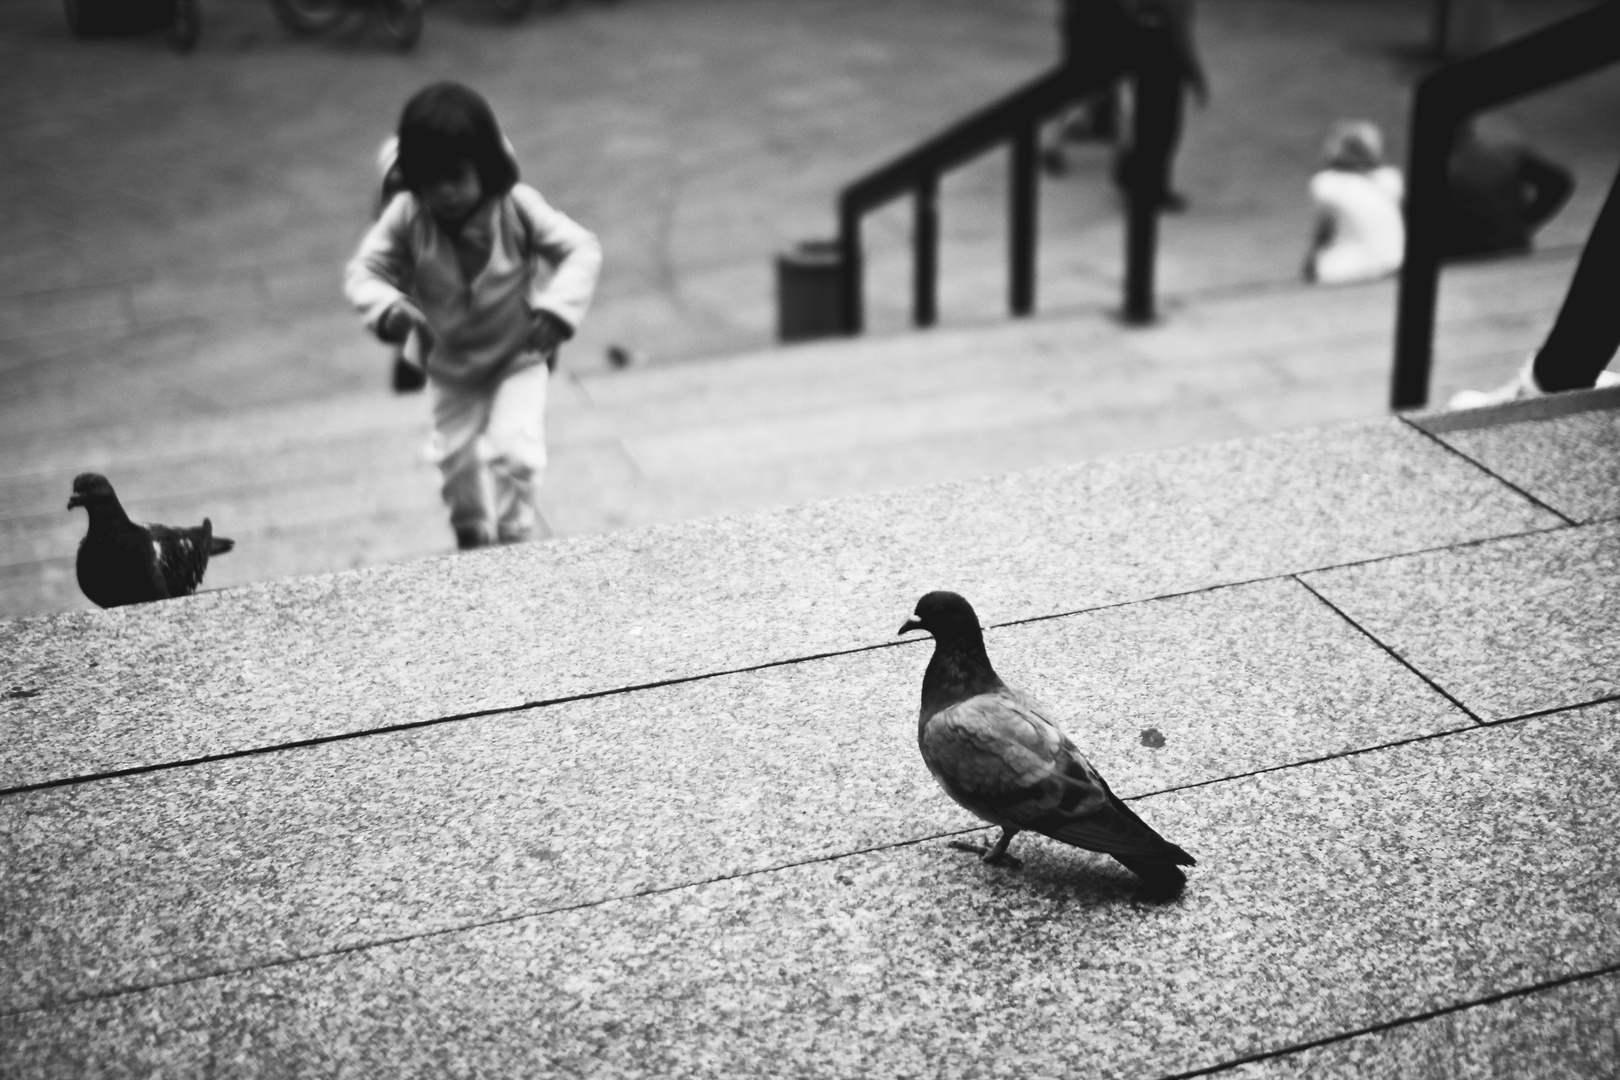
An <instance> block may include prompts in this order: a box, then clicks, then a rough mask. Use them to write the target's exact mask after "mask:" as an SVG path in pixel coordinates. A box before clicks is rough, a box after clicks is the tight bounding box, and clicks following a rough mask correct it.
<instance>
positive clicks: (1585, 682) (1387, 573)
mask: <svg viewBox="0 0 1620 1080" xmlns="http://www.w3.org/2000/svg"><path fill="white" fill-rule="evenodd" d="M1302 580H1304V581H1305V582H1306V583H1307V584H1309V585H1310V586H1311V587H1312V588H1313V589H1316V590H1318V591H1319V592H1321V594H1322V595H1323V596H1325V597H1326V598H1327V599H1328V600H1329V601H1330V602H1331V603H1333V604H1334V605H1336V606H1337V607H1339V608H1340V609H1341V610H1343V611H1344V612H1345V614H1347V615H1348V616H1349V617H1350V618H1352V619H1354V620H1355V621H1356V622H1357V624H1359V625H1360V626H1362V627H1364V628H1365V629H1366V630H1367V632H1368V633H1370V634H1372V635H1373V636H1374V637H1375V638H1377V639H1378V640H1379V641H1382V642H1383V643H1384V644H1385V645H1387V646H1389V648H1390V649H1392V650H1394V652H1395V653H1396V655H1398V656H1400V657H1402V658H1403V659H1404V660H1406V661H1407V662H1408V663H1410V664H1412V665H1413V666H1414V667H1415V668H1417V670H1419V671H1421V672H1422V673H1423V674H1424V675H1426V676H1427V677H1429V678H1431V679H1433V680H1434V681H1435V682H1436V683H1437V684H1438V685H1439V686H1440V687H1441V688H1442V689H1443V690H1445V691H1446V692H1447V693H1449V694H1452V695H1454V696H1455V697H1456V698H1457V700H1458V701H1460V702H1462V704H1463V705H1464V706H1465V707H1467V708H1468V709H1470V710H1472V711H1473V712H1474V713H1475V714H1476V715H1478V716H1479V717H1480V718H1482V719H1484V720H1487V721H1490V720H1500V719H1504V718H1506V717H1511V716H1521V715H1524V714H1525V713H1531V712H1536V711H1539V710H1542V709H1555V708H1567V707H1569V706H1571V705H1578V704H1581V703H1584V702H1589V701H1595V700H1598V699H1599V698H1604V697H1609V696H1612V695H1615V694H1617V693H1620V677H1617V675H1616V673H1617V672H1620V635H1616V633H1615V629H1616V616H1615V612H1616V611H1617V610H1620V523H1612V522H1611V523H1603V524H1599V525H1592V526H1584V527H1580V528H1567V529H1559V530H1555V531H1552V532H1545V533H1538V534H1536V535H1532V536H1523V537H1516V538H1510V539H1505V540H1498V541H1494V542H1490V543H1482V544H1475V545H1468V546H1463V547H1458V548H1455V549H1450V550H1445V551H1434V552H1428V553H1425V554H1421V555H1413V556H1409V557H1406V558H1396V559H1389V560H1386V561H1381V562H1375V563H1369V564H1367V565H1365V566H1347V567H1342V568H1339V569H1336V570H1324V571H1321V572H1319V573H1311V574H1305V575H1302Z"/></svg>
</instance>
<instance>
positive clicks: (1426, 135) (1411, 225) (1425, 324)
mask: <svg viewBox="0 0 1620 1080" xmlns="http://www.w3.org/2000/svg"><path fill="white" fill-rule="evenodd" d="M1617 60H1620V0H1607V2H1606V3H1604V4H1602V5H1601V6H1599V7H1595V8H1592V9H1590V10H1588V11H1584V12H1582V13H1580V14H1579V15H1575V16H1572V17H1570V18H1568V19H1565V20H1564V21H1563V22H1560V23H1555V24H1554V25H1552V26H1549V27H1547V28H1545V29H1543V30H1539V31H1536V32H1535V33H1532V34H1529V35H1527V36H1525V37H1523V38H1520V39H1519V40H1517V41H1513V42H1510V43H1508V44H1506V45H1503V46H1500V47H1499V48H1495V49H1492V50H1490V51H1489V52H1484V53H1481V54H1479V55H1478V56H1474V57H1470V58H1469V59H1467V60H1460V61H1458V62H1456V63H1454V64H1449V65H1447V66H1446V67H1443V68H1441V69H1440V70H1439V71H1436V72H1435V73H1434V74H1432V75H1430V76H1429V77H1428V78H1426V79H1424V80H1423V81H1422V82H1420V83H1419V84H1418V87H1417V91H1416V93H1415V94H1414V95H1413V99H1412V133H1411V148H1410V152H1409V153H1408V155H1407V169H1408V172H1409V174H1410V177H1411V183H1410V187H1409V190H1408V194H1407V200H1406V258H1405V260H1404V261H1403V263H1402V265H1401V274H1400V293H1399V297H1398V299H1397V301H1396V309H1395V365H1394V371H1393V373H1392V375H1391V379H1390V406H1391V408H1393V409H1396V410H1400V409H1419V408H1422V407H1423V406H1424V405H1425V404H1427V402H1428V399H1429V374H1430V369H1431V368H1432V366H1433V360H1434V316H1435V305H1436V300H1437V299H1438V295H1439V285H1440V263H1441V234H1442V213H1443V210H1444V207H1445V201H1446V163H1447V161H1448V160H1449V159H1450V157H1451V146H1452V141H1453V140H1454V139H1455V137H1456V134H1457V129H1458V128H1459V127H1460V126H1461V125H1462V123H1463V121H1465V120H1467V119H1468V118H1469V117H1470V116H1472V115H1473V114H1475V113H1477V112H1482V111H1484V110H1485V109H1489V108H1492V107H1493V106H1496V105H1501V104H1502V103H1504V102H1507V101H1512V100H1513V99H1514V98H1519V97H1523V96H1525V95H1526V94H1530V93H1534V92H1536V91H1538V90H1544V89H1546V88H1547V87H1549V86H1553V85H1556V84H1557V83H1561V82H1564V81H1566V80H1568V79H1573V78H1576V77H1577V76H1580V75H1585V74H1586V73H1587V72H1589V71H1593V70H1595V69H1596V68H1600V67H1604V66H1606V65H1608V64H1612V63H1614V62H1615V61H1617Z"/></svg>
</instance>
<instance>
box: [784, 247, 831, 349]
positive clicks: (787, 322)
mask: <svg viewBox="0 0 1620 1080" xmlns="http://www.w3.org/2000/svg"><path fill="white" fill-rule="evenodd" d="M843 332H844V253H843V251H842V249H841V248H840V247H839V246H838V241H836V240H803V241H800V242H799V243H798V244H795V245H794V246H793V247H792V248H791V249H790V250H788V251H784V252H783V253H782V254H780V255H778V256H777V257H776V333H777V337H778V338H779V339H780V340H782V341H803V340H805V339H807V338H818V337H831V336H833V335H835V334H842V333H843Z"/></svg>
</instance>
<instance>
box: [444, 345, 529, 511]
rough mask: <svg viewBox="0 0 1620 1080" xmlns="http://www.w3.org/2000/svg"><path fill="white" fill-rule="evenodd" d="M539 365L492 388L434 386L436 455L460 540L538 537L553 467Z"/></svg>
mask: <svg viewBox="0 0 1620 1080" xmlns="http://www.w3.org/2000/svg"><path fill="white" fill-rule="evenodd" d="M550 376H551V372H550V371H549V370H547V368H546V365H545V364H536V365H534V366H533V367H528V368H524V369H522V370H520V371H516V372H513V373H512V374H510V375H508V376H506V377H505V378H503V379H498V380H496V381H494V382H492V383H490V384H488V385H486V386H479V387H463V386H451V385H446V384H444V383H441V382H439V381H438V380H436V379H435V380H431V383H432V387H433V457H434V460H435V461H436V462H437V464H438V466H439V472H440V473H441V474H442V476H443V477H444V501H445V503H446V504H447V505H448V506H449V507H450V527H451V528H453V529H455V530H456V536H457V538H458V539H461V538H466V537H477V538H478V540H479V541H480V542H482V543H488V542H489V541H490V540H492V539H499V540H500V541H501V542H502V543H513V542H517V541H522V540H531V539H534V538H535V536H536V533H537V530H538V528H539V521H540V517H539V514H538V513H537V510H536V506H535V495H536V493H537V491H538V490H539V487H540V481H541V478H542V477H543V475H544V473H545V468H546V426H545V412H546V386H547V382H548V380H549V379H550Z"/></svg>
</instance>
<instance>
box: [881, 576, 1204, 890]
mask: <svg viewBox="0 0 1620 1080" xmlns="http://www.w3.org/2000/svg"><path fill="white" fill-rule="evenodd" d="M913 630H925V631H927V632H928V633H930V634H932V635H933V636H934V655H933V658H932V659H930V660H929V661H928V670H927V671H926V672H925V673H924V674H923V683H922V709H921V711H920V712H919V713H918V718H917V744H918V746H919V748H920V749H921V750H922V757H923V761H924V763H926V764H927V766H928V771H929V772H931V773H933V774H934V779H936V780H938V781H939V784H940V786H941V787H943V788H944V789H945V794H947V795H949V796H950V797H951V798H952V799H955V800H956V801H957V802H958V803H960V804H961V805H962V806H963V807H965V808H966V809H967V810H969V811H971V812H972V813H973V814H975V815H976V816H978V817H980V818H983V819H984V820H985V821H988V822H989V823H990V824H992V825H996V826H999V827H1000V828H1001V839H1000V840H998V841H997V842H996V844H995V846H994V847H991V848H985V847H982V846H980V845H977V844H966V843H961V842H957V843H955V844H953V845H952V846H954V847H959V848H962V849H964V850H968V851H974V852H978V853H979V854H981V855H982V856H983V857H984V858H983V861H984V862H986V863H989V864H992V865H996V864H1000V863H1004V862H1008V861H1012V862H1013V863H1014V864H1015V865H1016V862H1017V860H1014V859H1012V858H1011V856H1009V855H1008V854H1007V845H1008V844H1009V843H1011V842H1012V838H1013V837H1015V836H1017V835H1018V834H1019V833H1020V832H1023V831H1024V830H1029V831H1031V832H1038V833H1041V834H1042V835H1045V836H1050V837H1051V838H1052V839H1054V840H1060V841H1062V842H1063V843H1065V844H1071V845H1073V846H1074V847H1078V848H1085V849H1086V850H1088V851H1100V852H1102V853H1104V854H1106V855H1111V856H1113V857H1114V858H1115V859H1117V860H1118V861H1119V862H1121V863H1123V864H1124V865H1125V867H1126V869H1128V870H1131V871H1132V872H1134V873H1136V874H1137V875H1138V876H1140V877H1141V878H1143V879H1144V881H1145V882H1146V883H1147V885H1148V887H1149V888H1150V889H1152V890H1153V891H1154V892H1158V893H1172V894H1173V893H1177V892H1180V890H1181V888H1182V886H1183V885H1185V884H1186V881H1187V878H1186V875H1185V874H1183V873H1182V872H1181V870H1180V867H1181V866H1193V865H1195V860H1194V859H1193V857H1192V856H1191V855H1189V854H1187V853H1186V852H1185V851H1183V850H1182V849H1181V848H1179V847H1177V846H1176V845H1175V844H1172V843H1170V841H1168V840H1166V839H1165V838H1164V837H1162V836H1160V835H1159V834H1158V833H1156V832H1154V831H1153V830H1152V829H1151V828H1149V827H1148V826H1147V825H1146V824H1145V823H1144V822H1143V821H1142V819H1141V818H1139V817H1137V816H1136V813H1135V811H1133V810H1132V809H1131V808H1130V807H1129V806H1126V805H1125V804H1124V803H1123V802H1122V801H1120V799H1119V797H1118V796H1116V795H1115V794H1114V793H1113V792H1112V791H1110V790H1109V789H1108V784H1107V783H1106V782H1105V781H1104V780H1103V778H1102V777H1101V776H1100V775H1098V773H1097V770H1096V769H1095V768H1094V767H1093V766H1092V764H1091V762H1089V761H1087V760H1086V759H1085V758H1084V757H1083V756H1081V754H1080V751H1079V750H1077V749H1076V748H1075V745H1074V743H1073V742H1072V741H1070V739H1069V737H1068V736H1067V735H1066V734H1064V732H1063V729H1062V728H1061V727H1059V726H1058V724H1057V722H1056V721H1054V720H1052V719H1051V718H1050V717H1048V716H1047V715H1046V713H1045V712H1044V711H1042V709H1041V708H1040V707H1039V706H1038V705H1036V704H1035V703H1034V702H1033V701H1031V700H1030V699H1029V698H1028V697H1026V696H1025V695H1024V694H1022V693H1020V692H1019V691H1017V690H1014V689H1013V688H1012V687H1010V686H1008V685H1007V684H1006V683H1004V682H1002V681H1001V679H1000V677H998V676H997V675H996V672H995V669H994V668H992V667H991V666H990V657H989V655H988V654H986V652H985V650H984V632H983V631H982V630H981V629H980V628H979V619H978V616H977V615H975V614H974V613H973V606H972V605H971V604H969V603H968V602H967V601H966V600H964V599H963V598H962V597H961V596H958V595H957V594H956V593H953V592H931V593H928V594H927V595H926V596H924V597H923V598H922V599H921V600H919V601H917V610H916V614H915V615H913V616H912V617H911V618H910V619H908V620H906V623H905V625H903V626H901V627H900V631H899V632H900V633H902V634H905V633H909V632H910V631H913Z"/></svg>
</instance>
